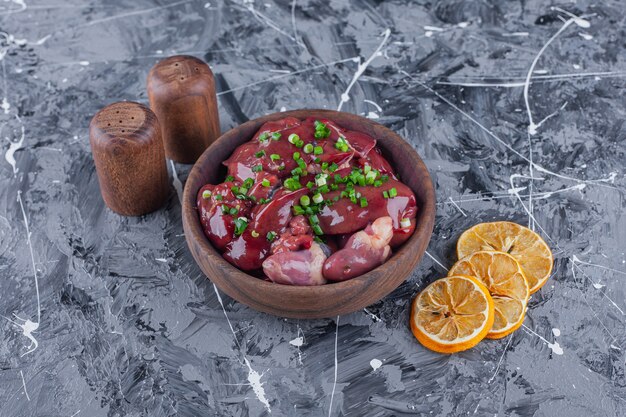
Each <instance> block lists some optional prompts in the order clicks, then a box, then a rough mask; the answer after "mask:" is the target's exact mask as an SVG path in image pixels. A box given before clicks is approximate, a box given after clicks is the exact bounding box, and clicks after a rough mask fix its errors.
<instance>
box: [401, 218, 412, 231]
mask: <svg viewBox="0 0 626 417" xmlns="http://www.w3.org/2000/svg"><path fill="white" fill-rule="evenodd" d="M400 227H402V228H403V229H408V228H409V227H411V219H407V218H406V217H405V218H403V219H402V220H400Z"/></svg>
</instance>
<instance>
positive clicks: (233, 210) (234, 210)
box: [229, 207, 239, 216]
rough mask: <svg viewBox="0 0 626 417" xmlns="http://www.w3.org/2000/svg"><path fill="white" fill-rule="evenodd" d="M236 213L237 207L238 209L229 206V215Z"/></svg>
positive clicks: (237, 211)
mask: <svg viewBox="0 0 626 417" xmlns="http://www.w3.org/2000/svg"><path fill="white" fill-rule="evenodd" d="M237 213H239V209H238V208H236V207H231V208H230V210H229V214H230V215H231V216H235V215H236V214H237Z"/></svg>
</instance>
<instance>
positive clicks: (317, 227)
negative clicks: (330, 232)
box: [311, 224, 324, 236]
mask: <svg viewBox="0 0 626 417" xmlns="http://www.w3.org/2000/svg"><path fill="white" fill-rule="evenodd" d="M311 229H313V233H315V234H316V235H318V236H319V235H323V234H324V232H323V231H322V228H321V227H320V225H319V224H314V225H313V226H311Z"/></svg>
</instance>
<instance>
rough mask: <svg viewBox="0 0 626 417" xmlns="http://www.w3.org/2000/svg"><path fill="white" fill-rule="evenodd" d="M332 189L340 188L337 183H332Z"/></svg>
mask: <svg viewBox="0 0 626 417" xmlns="http://www.w3.org/2000/svg"><path fill="white" fill-rule="evenodd" d="M330 189H331V190H333V191H335V190H338V189H339V186H338V185H337V184H330Z"/></svg>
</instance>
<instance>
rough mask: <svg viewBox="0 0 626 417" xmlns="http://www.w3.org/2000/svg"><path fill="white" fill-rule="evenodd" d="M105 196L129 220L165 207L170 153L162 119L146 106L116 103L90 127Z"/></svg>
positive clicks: (103, 195) (105, 200) (95, 118)
mask: <svg viewBox="0 0 626 417" xmlns="http://www.w3.org/2000/svg"><path fill="white" fill-rule="evenodd" d="M89 142H90V143H91V152H92V154H93V159H94V163H95V165H96V171H97V173H98V181H99V183H100V192H101V193H102V198H103V199H104V202H105V203H106V205H107V206H109V208H110V209H111V210H113V211H115V212H116V213H119V214H122V215H124V216H139V215H142V214H146V213H150V212H151V211H154V210H156V209H158V208H159V207H161V206H162V205H163V203H164V202H165V200H166V198H167V196H168V193H169V183H168V176H167V167H166V165H165V152H164V150H163V142H162V140H161V131H160V127H159V123H158V121H157V118H156V116H155V115H154V113H152V111H150V109H149V108H148V107H146V106H144V105H143V104H139V103H133V102H119V103H113V104H111V105H109V106H107V107H105V108H103V109H102V110H100V111H99V112H98V113H96V115H95V116H94V117H93V119H92V120H91V123H90V125H89Z"/></svg>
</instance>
